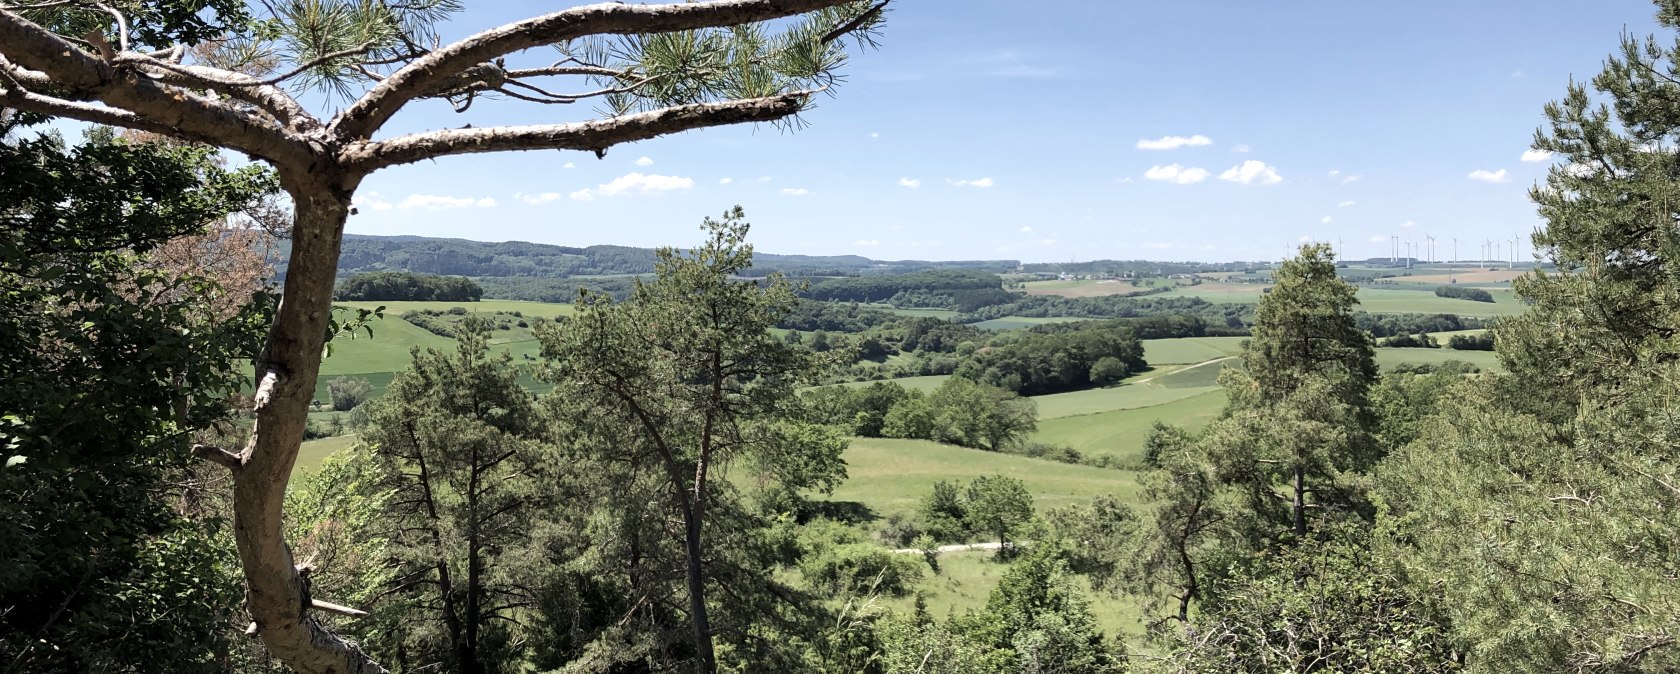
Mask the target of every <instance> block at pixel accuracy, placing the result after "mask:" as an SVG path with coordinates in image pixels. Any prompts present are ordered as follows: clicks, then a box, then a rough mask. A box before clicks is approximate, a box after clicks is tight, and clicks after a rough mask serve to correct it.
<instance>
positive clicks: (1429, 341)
mask: <svg viewBox="0 0 1680 674" xmlns="http://www.w3.org/2000/svg"><path fill="white" fill-rule="evenodd" d="M1455 336H1456V335H1455ZM1380 344H1381V346H1382V347H1383V348H1388V349H1439V348H1441V344H1440V343H1439V342H1437V341H1436V340H1435V338H1434V337H1430V336H1429V333H1427V332H1425V333H1420V334H1416V335H1395V336H1393V337H1389V338H1387V339H1384V340H1382V342H1380Z"/></svg>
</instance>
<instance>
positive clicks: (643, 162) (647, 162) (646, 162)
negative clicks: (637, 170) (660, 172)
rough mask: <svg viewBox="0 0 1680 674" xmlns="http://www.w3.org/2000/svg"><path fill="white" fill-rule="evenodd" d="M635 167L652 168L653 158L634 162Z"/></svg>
mask: <svg viewBox="0 0 1680 674" xmlns="http://www.w3.org/2000/svg"><path fill="white" fill-rule="evenodd" d="M636 165H637V166H653V157H642V158H640V159H637V160H636Z"/></svg>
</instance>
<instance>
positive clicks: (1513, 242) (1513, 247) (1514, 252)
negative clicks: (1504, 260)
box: [1508, 232, 1519, 269]
mask: <svg viewBox="0 0 1680 674" xmlns="http://www.w3.org/2000/svg"><path fill="white" fill-rule="evenodd" d="M1518 242H1519V239H1518V238H1517V233H1516V232H1511V266H1510V267H1508V268H1509V269H1516V268H1517V243H1518Z"/></svg>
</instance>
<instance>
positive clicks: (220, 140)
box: [0, 10, 316, 167]
mask: <svg viewBox="0 0 1680 674" xmlns="http://www.w3.org/2000/svg"><path fill="white" fill-rule="evenodd" d="M0 45H5V50H6V51H5V54H6V58H7V59H9V60H10V61H11V62H12V63H13V64H15V65H16V66H21V67H22V68H27V69H29V70H34V71H39V72H41V73H44V74H46V75H47V76H48V77H49V78H51V81H52V89H53V93H54V95H55V96H56V97H57V98H59V99H61V100H63V101H66V102H68V101H91V100H97V101H100V102H102V103H104V104H106V105H108V106H110V107H112V108H118V109H120V110H122V111H125V112H126V113H127V114H112V113H103V115H102V116H103V117H104V118H103V119H97V120H89V121H98V122H99V123H111V124H119V125H121V126H125V127H129V128H136V129H142V130H145V131H152V132H155V133H161V134H165V135H169V136H172V137H176V138H184V139H188V140H194V141H198V142H206V143H211V144H214V145H218V146H221V147H227V148H231V149H235V150H239V151H242V152H245V153H246V154H250V155H252V156H256V157H262V158H264V159H268V160H270V161H273V162H276V163H278V164H286V165H291V166H300V167H307V166H309V165H311V164H312V163H313V161H314V158H315V157H316V153H315V152H314V151H313V150H312V149H311V147H310V146H309V145H308V144H307V143H306V142H305V141H303V140H302V139H301V138H298V137H296V136H294V135H292V134H291V133H290V132H288V131H286V130H285V129H282V128H279V127H276V126H274V125H273V124H272V123H270V122H268V121H266V120H265V119H264V118H263V117H262V116H259V115H258V113H255V112H253V111H250V110H246V109H241V108H240V107H239V106H237V105H234V104H232V103H226V102H220V103H219V102H217V101H212V100H209V99H207V98H205V97H203V96H199V95H197V94H194V93H192V92H190V91H184V90H181V89H178V88H168V87H166V86H165V85H164V84H163V83H160V82H158V81H155V80H153V79H152V78H151V77H149V76H147V74H145V73H141V72H138V71H137V70H135V69H133V68H118V67H115V66H114V65H113V64H109V63H105V62H104V61H102V60H100V59H98V58H96V57H94V56H93V55H91V54H88V53H87V52H85V51H82V50H81V49H80V48H78V47H77V46H76V45H74V44H71V43H70V42H68V41H66V40H65V39H63V38H61V37H59V36H58V35H55V34H53V33H52V32H51V31H49V30H47V29H45V28H42V27H40V26H38V25H35V24H34V23H32V22H30V21H28V20H27V19H24V18H23V17H21V16H18V15H17V14H14V13H12V12H9V11H6V10H0ZM9 95H10V96H11V97H14V98H19V97H21V98H24V99H25V102H28V103H30V104H32V105H37V106H41V105H44V103H43V102H41V101H38V100H30V96H38V95H35V94H29V92H10V93H9ZM90 110H96V108H92V106H83V107H82V109H81V110H80V112H82V113H83V115H81V116H76V118H77V119H86V118H87V117H88V116H93V115H99V114H100V113H95V112H90Z"/></svg>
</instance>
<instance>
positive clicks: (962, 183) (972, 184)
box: [945, 178, 993, 188]
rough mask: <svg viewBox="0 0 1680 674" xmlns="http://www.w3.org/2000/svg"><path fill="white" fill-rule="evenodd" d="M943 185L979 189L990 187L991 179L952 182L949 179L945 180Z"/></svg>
mask: <svg viewBox="0 0 1680 674" xmlns="http://www.w3.org/2000/svg"><path fill="white" fill-rule="evenodd" d="M945 183H946V184H949V185H956V186H957V187H980V188H986V187H991V186H992V185H993V183H992V179H991V178H975V179H974V180H953V179H951V178H946V179H945Z"/></svg>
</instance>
